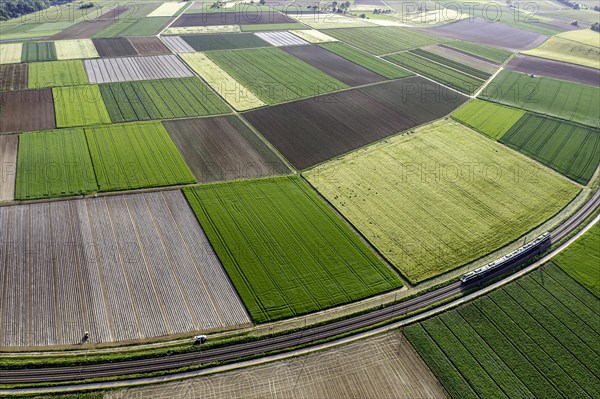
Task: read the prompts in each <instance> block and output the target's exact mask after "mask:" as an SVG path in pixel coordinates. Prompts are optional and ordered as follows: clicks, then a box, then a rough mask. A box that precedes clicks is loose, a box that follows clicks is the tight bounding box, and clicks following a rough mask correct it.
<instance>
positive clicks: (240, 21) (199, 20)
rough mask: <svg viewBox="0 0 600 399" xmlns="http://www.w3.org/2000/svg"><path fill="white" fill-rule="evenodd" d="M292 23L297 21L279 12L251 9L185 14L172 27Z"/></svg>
mask: <svg viewBox="0 0 600 399" xmlns="http://www.w3.org/2000/svg"><path fill="white" fill-rule="evenodd" d="M292 22H297V21H296V20H294V19H292V18H290V17H288V16H287V15H284V14H282V13H280V12H277V11H263V12H259V11H256V10H254V9H249V10H248V11H247V12H244V11H240V12H223V13H220V12H215V13H199V14H184V15H182V16H181V17H179V19H177V21H175V22H174V23H173V25H171V26H173V27H177V26H216V25H252V24H288V23H292Z"/></svg>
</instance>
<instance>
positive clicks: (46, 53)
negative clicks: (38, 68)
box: [21, 42, 56, 62]
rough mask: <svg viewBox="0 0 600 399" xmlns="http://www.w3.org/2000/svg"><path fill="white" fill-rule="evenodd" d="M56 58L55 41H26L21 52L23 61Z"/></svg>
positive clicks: (51, 59) (52, 59)
mask: <svg viewBox="0 0 600 399" xmlns="http://www.w3.org/2000/svg"><path fill="white" fill-rule="evenodd" d="M54 60H56V48H55V47H54V42H25V43H23V50H22V53H21V62H38V61H54Z"/></svg>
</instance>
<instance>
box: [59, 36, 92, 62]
mask: <svg viewBox="0 0 600 399" xmlns="http://www.w3.org/2000/svg"><path fill="white" fill-rule="evenodd" d="M54 46H56V58H57V59H59V60H74V59H82V58H98V57H100V56H99V55H98V52H97V51H96V46H94V42H92V40H91V39H75V40H57V41H55V42H54Z"/></svg>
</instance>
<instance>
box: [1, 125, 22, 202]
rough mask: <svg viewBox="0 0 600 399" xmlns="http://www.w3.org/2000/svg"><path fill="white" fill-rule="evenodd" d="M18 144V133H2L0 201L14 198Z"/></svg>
mask: <svg viewBox="0 0 600 399" xmlns="http://www.w3.org/2000/svg"><path fill="white" fill-rule="evenodd" d="M18 145H19V137H18V136H17V135H13V134H4V135H0V178H1V179H2V180H1V181H0V201H12V199H13V198H14V194H15V176H16V173H17V147H18Z"/></svg>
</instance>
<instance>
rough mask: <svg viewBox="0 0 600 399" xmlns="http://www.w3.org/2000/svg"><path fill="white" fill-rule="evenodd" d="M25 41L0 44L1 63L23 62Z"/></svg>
mask: <svg viewBox="0 0 600 399" xmlns="http://www.w3.org/2000/svg"><path fill="white" fill-rule="evenodd" d="M22 50H23V43H6V44H0V64H15V63H19V62H21V51H22Z"/></svg>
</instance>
